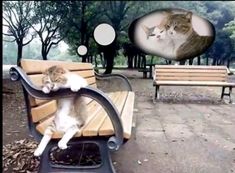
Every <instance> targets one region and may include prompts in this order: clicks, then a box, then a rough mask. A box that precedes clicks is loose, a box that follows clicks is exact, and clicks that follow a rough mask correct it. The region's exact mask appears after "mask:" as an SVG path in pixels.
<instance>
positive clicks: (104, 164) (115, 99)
mask: <svg viewBox="0 0 235 173" xmlns="http://www.w3.org/2000/svg"><path fill="white" fill-rule="evenodd" d="M53 65H62V66H64V67H65V68H67V69H69V70H70V71H72V72H73V73H77V74H79V75H81V76H83V77H84V78H85V79H86V80H87V82H88V83H89V87H86V88H82V89H80V90H79V91H78V92H72V91H71V90H70V89H60V90H59V91H56V92H51V93H49V94H44V93H43V92H42V91H41V89H40V87H39V86H40V85H41V78H42V72H44V71H45V69H46V68H48V67H50V66H53ZM10 75H11V79H12V80H14V81H16V80H20V81H21V83H22V86H23V92H24V96H25V102H26V108H27V115H28V125H29V129H30V132H31V134H32V135H33V136H34V137H35V138H36V140H37V141H38V142H39V141H40V140H41V138H42V135H43V133H44V131H45V129H46V127H47V126H48V124H50V123H51V121H52V119H53V113H54V112H55V111H56V109H57V105H56V101H55V99H56V98H60V97H69V96H73V95H74V94H79V95H81V96H86V97H89V98H90V102H89V104H88V105H87V106H88V111H89V117H91V118H90V119H89V121H88V123H87V124H85V125H84V126H83V128H82V130H81V133H77V134H76V135H75V137H73V139H72V140H71V141H69V143H68V146H70V145H78V144H87V143H92V144H95V145H97V146H98V149H99V151H100V152H99V153H100V157H101V163H100V164H99V165H95V166H87V167H80V166H75V165H61V164H53V163H52V162H51V161H50V158H49V155H50V154H49V153H50V150H51V148H52V147H54V146H57V143H58V140H59V139H60V138H61V137H62V135H63V134H61V133H59V132H55V134H54V135H53V137H52V138H53V139H52V140H51V141H50V143H49V144H48V146H47V148H46V149H45V151H44V153H43V155H42V156H41V163H40V168H39V169H40V172H43V173H45V172H51V171H52V172H66V171H76V172H79V170H81V171H85V172H97V173H111V172H115V170H114V168H113V165H112V161H111V157H110V152H109V151H110V150H114V151H116V150H118V149H119V147H120V146H121V145H122V144H123V142H124V141H125V142H126V141H127V140H128V139H129V138H130V137H131V131H132V120H133V107H134V92H132V89H131V85H130V83H129V82H128V80H127V78H125V77H124V76H122V75H117V74H115V75H99V74H96V73H95V72H94V70H93V66H92V64H90V63H73V62H64V61H43V60H22V61H21V67H12V68H11V69H10ZM112 77H116V78H120V79H122V81H124V82H125V84H126V86H127V88H128V90H127V91H115V92H110V93H104V92H102V91H101V90H99V89H98V88H97V87H96V86H97V85H96V79H99V80H100V79H106V78H112ZM114 79H115V78H114ZM73 152H76V151H73Z"/></svg>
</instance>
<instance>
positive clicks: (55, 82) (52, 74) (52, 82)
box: [42, 65, 68, 93]
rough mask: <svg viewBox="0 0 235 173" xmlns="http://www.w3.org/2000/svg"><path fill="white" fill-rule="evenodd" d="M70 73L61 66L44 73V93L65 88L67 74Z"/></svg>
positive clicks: (53, 67)
mask: <svg viewBox="0 0 235 173" xmlns="http://www.w3.org/2000/svg"><path fill="white" fill-rule="evenodd" d="M67 72H68V70H67V69H65V68H63V67H61V66H58V65H56V66H52V67H50V68H48V69H47V70H46V71H45V72H44V73H43V78H42V90H43V92H44V93H49V92H50V91H56V90H58V89H59V88H60V87H63V86H64V85H65V84H66V83H67V78H66V76H65V74H66V73H67Z"/></svg>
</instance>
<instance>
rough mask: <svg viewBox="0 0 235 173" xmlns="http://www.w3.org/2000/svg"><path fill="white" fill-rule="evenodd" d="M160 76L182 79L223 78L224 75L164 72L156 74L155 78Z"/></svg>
mask: <svg viewBox="0 0 235 173" xmlns="http://www.w3.org/2000/svg"><path fill="white" fill-rule="evenodd" d="M160 76H179V77H181V76H182V77H184V76H190V77H191V76H205V77H224V76H225V75H224V74H223V73H222V74H221V73H201V72H200V73H180V72H177V73H173V74H172V73H168V72H164V73H160V72H159V73H156V77H160Z"/></svg>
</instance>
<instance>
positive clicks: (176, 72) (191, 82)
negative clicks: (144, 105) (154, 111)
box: [153, 65, 235, 103]
mask: <svg viewBox="0 0 235 173" xmlns="http://www.w3.org/2000/svg"><path fill="white" fill-rule="evenodd" d="M153 85H154V86H155V87H156V92H155V100H156V99H159V88H160V86H161V85H165V86H212V87H222V93H221V99H223V97H224V95H227V96H229V101H230V103H231V102H232V100H231V93H232V88H233V87H235V83H229V82H228V74H227V67H226V66H191V65H190V66H187V65H156V66H155V70H154V79H153ZM225 88H229V92H228V93H225Z"/></svg>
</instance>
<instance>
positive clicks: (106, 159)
mask: <svg viewBox="0 0 235 173" xmlns="http://www.w3.org/2000/svg"><path fill="white" fill-rule="evenodd" d="M77 143H78V142H77ZM79 143H94V144H96V145H98V147H99V152H100V157H101V164H100V165H97V166H72V165H69V166H67V165H58V164H57V165H54V164H52V163H51V162H50V150H51V148H52V147H54V146H57V142H50V143H49V144H48V145H47V147H46V149H45V150H44V152H43V155H42V156H41V159H40V160H41V162H40V166H39V173H48V172H53V173H54V172H60V173H61V172H76V173H82V172H86V173H94V172H96V173H116V171H115V169H114V167H113V163H112V159H111V156H110V151H109V149H108V147H107V140H96V141H81V142H79ZM73 145H76V143H74V144H73Z"/></svg>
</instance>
